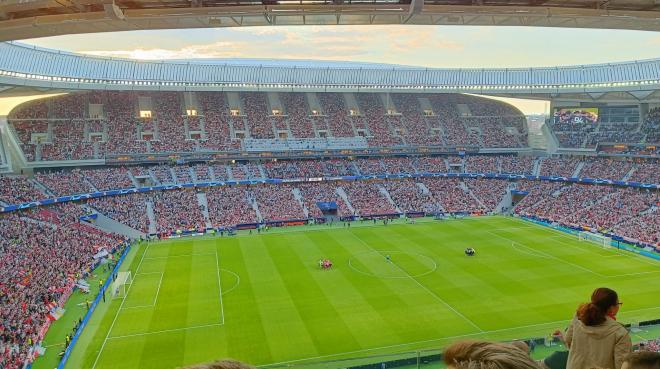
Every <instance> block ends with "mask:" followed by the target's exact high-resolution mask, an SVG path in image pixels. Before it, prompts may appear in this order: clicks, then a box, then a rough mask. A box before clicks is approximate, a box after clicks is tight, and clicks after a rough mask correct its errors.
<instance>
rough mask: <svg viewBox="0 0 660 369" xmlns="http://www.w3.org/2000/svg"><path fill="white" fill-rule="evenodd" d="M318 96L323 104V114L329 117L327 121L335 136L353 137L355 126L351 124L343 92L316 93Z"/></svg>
mask: <svg viewBox="0 0 660 369" xmlns="http://www.w3.org/2000/svg"><path fill="white" fill-rule="evenodd" d="M316 97H317V98H318V100H319V103H320V104H321V108H322V109H323V114H324V115H325V116H326V117H327V118H326V121H327V122H328V125H329V127H330V130H331V131H332V136H333V137H353V136H355V132H353V126H352V125H351V121H350V118H349V117H348V112H347V110H348V109H347V108H346V104H344V100H343V97H342V95H341V94H338V93H323V94H316Z"/></svg>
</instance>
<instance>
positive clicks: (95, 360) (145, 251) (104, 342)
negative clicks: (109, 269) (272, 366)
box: [92, 243, 151, 369]
mask: <svg viewBox="0 0 660 369" xmlns="http://www.w3.org/2000/svg"><path fill="white" fill-rule="evenodd" d="M149 246H151V244H150V243H148V244H147V247H146V248H145V249H144V253H142V257H141V258H140V262H139V263H138V266H137V268H135V274H136V275H137V273H138V272H139V270H140V267H141V266H142V262H143V261H144V256H145V255H146V254H147V251H149ZM132 287H133V283H131V285H130V286H128V289H127V290H126V296H124V298H123V299H122V300H121V304H119V309H117V312H116V313H115V317H114V319H112V324H110V328H108V334H106V335H105V339H104V340H103V344H102V345H101V349H100V350H99V353H98V354H97V355H96V359H94V365H92V369H94V368H96V364H98V362H99V359H100V358H101V354H102V353H103V349H104V348H105V344H106V343H108V337H110V332H112V328H114V326H115V323H117V318H118V317H119V313H120V312H121V309H122V307H124V303H125V302H126V298H127V297H128V293H129V292H131V288H132Z"/></svg>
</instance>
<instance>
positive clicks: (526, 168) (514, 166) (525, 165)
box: [500, 156, 536, 174]
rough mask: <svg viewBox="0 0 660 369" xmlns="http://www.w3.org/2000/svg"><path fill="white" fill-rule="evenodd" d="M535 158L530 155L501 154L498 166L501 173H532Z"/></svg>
mask: <svg viewBox="0 0 660 369" xmlns="http://www.w3.org/2000/svg"><path fill="white" fill-rule="evenodd" d="M535 160H536V159H535V158H533V157H531V156H501V157H500V168H501V170H502V173H503V174H532V172H533V171H534V161H535Z"/></svg>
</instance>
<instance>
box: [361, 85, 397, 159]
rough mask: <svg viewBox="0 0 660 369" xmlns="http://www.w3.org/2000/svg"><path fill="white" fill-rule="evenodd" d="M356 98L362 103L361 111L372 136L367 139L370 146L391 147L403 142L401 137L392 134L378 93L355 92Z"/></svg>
mask: <svg viewBox="0 0 660 369" xmlns="http://www.w3.org/2000/svg"><path fill="white" fill-rule="evenodd" d="M355 98H356V100H357V101H358V104H360V111H361V113H362V114H363V116H364V120H366V124H367V126H368V129H369V134H370V137H369V138H368V139H367V141H368V142H369V146H377V147H390V146H399V145H402V144H403V142H402V141H401V139H400V138H398V137H394V136H393V135H392V130H391V127H390V126H389V125H388V124H387V121H386V119H385V111H384V108H383V105H382V104H381V102H380V98H379V97H378V95H377V94H355Z"/></svg>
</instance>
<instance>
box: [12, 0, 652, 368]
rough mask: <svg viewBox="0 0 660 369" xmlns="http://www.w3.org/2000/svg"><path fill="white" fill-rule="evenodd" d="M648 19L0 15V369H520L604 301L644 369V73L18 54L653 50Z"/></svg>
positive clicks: (282, 5) (20, 9) (136, 6)
mask: <svg viewBox="0 0 660 369" xmlns="http://www.w3.org/2000/svg"><path fill="white" fill-rule="evenodd" d="M659 12H660V7H659V5H658V3H657V2H653V1H649V2H647V1H619V0H613V1H609V2H605V3H601V2H594V3H591V2H581V1H574V2H573V1H569V2H552V1H549V2H545V1H543V2H537V1H521V2H517V3H513V2H484V1H469V2H468V1H465V2H464V1H451V2H450V1H441V0H427V1H419V0H410V1H406V0H401V1H385V0H383V1H381V0H375V1H370V2H351V1H347V2H345V1H321V2H312V1H310V2H307V1H306V0H303V1H295V2H287V1H263V2H261V1H260V2H256V3H255V2H243V0H239V1H236V2H231V3H230V2H207V1H201V0H192V1H177V0H174V1H167V2H148V1H144V0H138V1H133V2H124V1H120V2H115V1H110V2H108V1H103V2H96V1H91V0H90V1H83V2H79V1H75V0H74V1H63V2H45V1H38V0H37V1H13V0H8V1H2V2H0V41H1V42H0V100H2V99H4V98H16V97H25V96H31V98H30V99H26V100H25V101H24V102H21V103H20V104H16V105H15V106H12V107H11V109H10V110H9V111H8V113H7V115H5V116H0V302H1V305H0V368H6V369H18V368H34V369H42V368H58V369H62V368H86V369H109V368H122V369H143V368H163V369H170V368H172V369H173V368H185V367H189V366H191V365H196V364H202V363H209V362H213V361H215V360H219V359H226V358H231V359H235V360H239V361H241V362H244V363H247V364H249V365H252V366H255V367H259V368H269V369H275V368H284V367H286V368H291V367H293V368H305V369H316V368H324V369H339V368H356V369H357V368H360V369H385V368H402V369H403V368H412V367H416V368H418V367H427V368H443V367H447V365H448V366H449V367H456V366H452V363H450V362H447V361H446V360H447V355H448V354H447V353H446V352H444V350H445V348H447V347H449V346H451V345H453V344H455V343H457V342H462V341H465V340H483V341H489V342H499V343H507V345H506V347H509V346H508V343H511V342H514V343H522V342H524V343H525V345H526V346H527V349H529V351H530V353H529V355H530V360H532V359H533V360H540V361H539V362H538V367H539V368H547V367H548V366H547V365H546V364H542V363H541V362H542V361H543V359H544V358H546V357H548V356H550V355H552V354H553V353H556V352H560V351H562V350H563V352H566V353H567V354H566V355H568V358H569V359H567V360H569V361H570V360H572V359H570V358H571V355H574V354H573V352H575V351H576V350H577V349H576V348H575V345H573V346H572V347H571V349H570V350H568V349H569V347H568V346H569V343H567V342H566V341H565V339H564V335H569V334H571V335H572V334H573V333H569V332H572V329H569V330H566V329H567V327H569V325H570V326H571V327H572V326H573V324H577V323H575V320H573V316H575V315H576V308H577V306H578V305H579V304H580V303H584V302H588V297H589V294H590V293H591V292H592V291H593V290H594V289H596V288H598V287H609V288H612V289H613V290H615V291H617V292H618V294H619V296H620V297H621V300H618V299H617V300H616V301H615V303H616V306H617V309H619V308H620V309H621V310H620V311H619V310H616V311H617V312H618V314H616V312H615V313H614V314H613V315H611V316H610V315H608V317H607V319H609V320H611V321H615V320H616V321H618V322H617V323H616V324H617V327H625V332H626V337H628V338H629V340H630V343H631V347H629V348H628V351H630V352H632V351H651V352H656V353H657V352H660V298H658V296H660V284H658V280H659V279H658V278H659V277H660V210H659V209H660V59H643V60H629V61H621V62H611V63H601V64H582V65H561V66H550V67H538V66H532V67H520V68H499V67H484V68H430V67H417V66H408V65H399V64H392V63H361V62H352V61H333V62H308V61H300V60H258V61H256V62H255V61H249V60H240V59H238V60H232V59H230V58H228V59H220V60H207V59H190V60H157V61H156V60H136V59H130V58H118V57H105V56H95V55H89V54H84V53H78V52H72V51H65V50H58V49H53V48H46V47H40V46H35V45H32V44H30V43H27V42H23V41H22V40H26V39H32V38H36V37H46V36H55V35H74V34H90V33H95V32H119V31H129V30H161V29H170V30H171V29H177V30H178V29H181V30H183V29H190V28H209V27H211V28H225V27H226V28H241V29H242V28H246V29H248V32H250V31H249V30H250V29H252V28H253V27H256V26H259V27H274V26H288V25H304V26H322V27H339V26H344V25H359V26H363V27H367V28H368V27H371V26H372V25H400V26H403V27H413V26H421V25H427V26H429V25H430V26H439V25H466V26H474V25H479V26H489V27H494V28H498V27H500V26H520V25H522V26H525V27H556V28H561V27H571V28H576V29H577V28H587V29H610V30H612V31H611V32H614V33H616V32H620V31H618V30H644V31H656V32H657V31H660V22H658V19H659V18H658V14H660V13H659ZM512 99H524V100H529V101H545V102H547V111H546V114H545V115H535V116H532V115H529V114H526V113H524V112H523V111H522V110H521V109H519V108H518V107H517V106H516V105H515V104H514V103H512V102H511V101H514V100H512ZM592 298H593V297H592ZM592 302H594V301H593V300H592ZM623 302H625V305H621V304H623ZM608 314H609V313H608ZM578 315H579V313H578ZM615 315H616V316H615ZM615 318H616V319H615ZM576 319H577V318H576ZM619 323H620V324H619ZM612 324H614V323H612ZM573 342H575V341H573ZM511 347H512V349H513V347H514V346H511ZM525 354H527V353H525ZM443 360H445V362H443ZM614 361H615V362H616V365H615V367H613V368H611V369H619V368H620V367H621V362H620V360H619V358H616V357H615V359H614ZM454 364H455V365H458V364H456V362H455V363H454ZM544 365H546V366H544ZM570 365H574V364H569V368H570ZM564 368H566V362H564ZM576 368H578V366H575V365H574V366H573V367H572V368H570V369H576ZM584 368H587V367H584ZM589 368H590V367H589Z"/></svg>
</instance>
